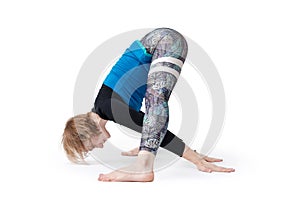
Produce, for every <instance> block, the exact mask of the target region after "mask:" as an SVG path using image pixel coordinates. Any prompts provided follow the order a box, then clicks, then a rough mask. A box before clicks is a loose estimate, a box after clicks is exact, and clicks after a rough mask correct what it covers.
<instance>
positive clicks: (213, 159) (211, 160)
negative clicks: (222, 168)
mask: <svg viewBox="0 0 300 200" xmlns="http://www.w3.org/2000/svg"><path fill="white" fill-rule="evenodd" d="M204 160H206V161H207V162H222V161H223V159H220V158H212V157H207V156H206V157H204Z"/></svg>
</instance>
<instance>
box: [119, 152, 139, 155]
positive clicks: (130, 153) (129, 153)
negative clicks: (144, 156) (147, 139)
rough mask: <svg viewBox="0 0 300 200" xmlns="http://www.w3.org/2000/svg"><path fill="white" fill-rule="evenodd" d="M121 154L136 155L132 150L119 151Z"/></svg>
mask: <svg viewBox="0 0 300 200" xmlns="http://www.w3.org/2000/svg"><path fill="white" fill-rule="evenodd" d="M121 155H122V156H136V155H135V154H134V152H132V151H124V152H121Z"/></svg>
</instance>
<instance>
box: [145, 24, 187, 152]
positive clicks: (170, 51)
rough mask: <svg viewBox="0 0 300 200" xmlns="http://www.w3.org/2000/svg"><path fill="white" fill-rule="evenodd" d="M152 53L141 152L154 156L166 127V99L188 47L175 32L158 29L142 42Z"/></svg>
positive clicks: (167, 29) (174, 82) (182, 38)
mask: <svg viewBox="0 0 300 200" xmlns="http://www.w3.org/2000/svg"><path fill="white" fill-rule="evenodd" d="M141 43H142V44H143V45H144V46H145V48H146V49H147V51H148V52H149V53H150V54H152V55H153V56H152V62H151V65H150V70H149V74H148V80H147V90H146V94H145V106H146V112H145V116H144V119H143V129H142V138H141V143H140V150H146V151H149V152H152V153H153V154H154V155H156V153H157V150H158V147H159V146H160V144H161V142H162V140H163V138H164V136H165V134H166V132H167V128H168V122H169V107H168V100H169V97H170V95H171V93H172V90H173V88H174V86H175V84H176V82H177V79H178V77H179V75H180V72H181V67H182V65H183V63H184V61H185V58H186V55H187V51H188V46H187V42H186V40H185V39H184V37H183V36H182V35H181V34H180V33H178V32H177V31H175V30H172V29H169V28H159V29H155V30H153V31H151V32H150V33H148V34H147V35H145V36H144V37H143V38H142V39H141Z"/></svg>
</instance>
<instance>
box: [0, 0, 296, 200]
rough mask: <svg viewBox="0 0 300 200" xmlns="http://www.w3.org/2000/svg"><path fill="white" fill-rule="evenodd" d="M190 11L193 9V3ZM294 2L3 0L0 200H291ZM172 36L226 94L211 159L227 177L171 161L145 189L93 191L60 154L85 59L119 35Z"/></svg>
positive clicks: (102, 187)
mask: <svg viewBox="0 0 300 200" xmlns="http://www.w3.org/2000/svg"><path fill="white" fill-rule="evenodd" d="M196 2H197V3H196ZM299 8H300V7H299V5H298V4H297V1H289V0H285V1H274V0H273V1H263V0H260V1H255V0H252V1H238V0H236V1H232V0H231V1H214V0H211V1H205V2H203V1H177V0H172V1H162V0H159V1H157V0H151V1H147V2H144V1H138V0H136V1H115V0H109V1H103V2H100V1H81V2H79V1H48V2H46V1H13V0H12V1H5V2H4V1H1V3H0V22H1V23H0V27H1V30H0V36H1V37H0V66H1V71H0V81H1V84H0V87H1V88H0V89H1V104H0V106H1V109H0V110H1V131H0V133H1V145H0V148H1V151H0V152H1V172H0V173H1V174H0V181H1V192H0V195H1V199H21V198H24V199H25V198H26V199H27V198H28V199H62V198H65V199H83V198H86V199H98V198H99V199H105V198H107V199H117V198H118V199H119V198H122V199H157V198H159V199H170V198H179V199H183V198H184V199H187V198H189V199H231V200H233V199H254V198H255V199H257V198H268V199H271V198H275V197H278V198H280V199H283V198H284V199H299V193H298V191H297V190H296V189H297V188H298V187H299V186H298V187H297V184H298V182H299V178H300V176H299V168H300V162H299V156H298V154H299V152H300V151H299V140H298V139H299V136H298V135H299V133H300V128H299V118H300V114H299V113H300V106H299V102H300V94H299V85H300V79H299V73H300V70H299V67H300V61H299V52H300V39H299V35H300V28H299V24H300V23H299V19H300V13H299ZM149 27H171V28H174V29H176V30H178V31H179V32H181V33H183V34H184V35H187V36H189V37H190V38H192V39H193V40H194V41H195V42H197V43H198V44H200V45H201V47H202V48H203V49H204V50H205V51H206V52H207V53H208V55H209V56H210V57H211V59H212V60H213V62H214V63H215V65H216V66H217V69H218V71H219V73H220V76H221V78H222V81H223V84H224V87H225V93H226V108H227V112H226V122H225V126H224V129H223V132H222V137H221V139H220V140H219V142H218V144H217V146H216V148H215V149H214V151H213V152H212V154H211V155H212V156H216V157H222V158H223V159H224V162H223V165H224V166H230V167H234V168H236V172H235V173H231V174H220V173H212V174H205V173H202V172H198V171H197V170H196V169H195V167H194V166H192V165H191V164H189V163H187V162H185V161H183V160H181V161H178V162H177V163H175V164H174V165H172V166H171V167H169V168H167V169H165V170H162V171H159V172H158V173H156V177H155V178H156V179H155V181H154V182H153V183H100V182H98V181H97V177H98V173H100V172H108V171H109V170H108V169H107V168H105V167H103V166H101V165H98V164H93V165H89V166H80V165H72V164H70V163H69V162H68V161H67V159H66V157H65V155H64V153H63V151H62V148H61V145H60V140H61V134H62V131H63V128H64V125H65V122H66V120H67V119H68V118H69V117H70V116H72V114H73V89H74V84H75V80H76V77H77V74H78V72H79V70H80V67H81V65H82V63H83V62H84V60H85V59H86V57H87V56H88V55H89V53H91V52H92V51H93V50H94V49H95V48H96V47H97V46H98V45H100V44H101V43H102V42H104V41H105V40H107V39H109V38H111V37H112V36H114V35H117V34H119V33H122V32H125V31H129V30H133V29H138V28H149Z"/></svg>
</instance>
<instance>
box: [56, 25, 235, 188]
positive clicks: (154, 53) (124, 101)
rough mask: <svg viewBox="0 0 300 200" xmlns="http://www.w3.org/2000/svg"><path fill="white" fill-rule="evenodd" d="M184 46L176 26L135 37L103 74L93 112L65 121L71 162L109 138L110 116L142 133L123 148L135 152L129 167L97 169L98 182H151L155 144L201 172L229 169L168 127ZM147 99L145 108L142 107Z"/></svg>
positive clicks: (183, 59) (185, 44)
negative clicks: (131, 146)
mask: <svg viewBox="0 0 300 200" xmlns="http://www.w3.org/2000/svg"><path fill="white" fill-rule="evenodd" d="M187 52H188V46H187V42H186V40H185V38H184V37H183V36H182V35H181V34H180V33H178V32H177V31H175V30H172V29H169V28H159V29H155V30H153V31H151V32H150V33H148V34H146V35H145V36H144V37H143V38H142V39H141V40H136V41H134V42H133V43H132V44H131V45H130V47H129V48H128V49H126V51H125V52H124V53H123V55H122V56H121V58H120V59H119V60H118V61H117V63H116V64H115V65H114V66H113V68H112V69H111V71H110V73H109V74H108V75H107V77H106V79H105V80H104V82H103V85H102V87H101V89H100V91H99V93H98V95H97V97H96V100H95V103H94V107H93V109H92V111H91V112H88V113H86V114H82V115H78V116H75V117H72V118H71V119H69V120H68V122H67V123H66V128H65V131H64V133H63V139H62V143H63V146H64V149H65V151H66V154H67V156H68V158H69V159H70V160H71V161H73V162H78V161H80V160H83V159H84V156H85V155H86V153H87V152H88V151H91V150H92V149H94V148H102V147H103V144H104V142H105V141H106V140H107V139H108V138H109V137H110V133H109V132H108V131H107V130H106V128H105V125H106V123H107V121H108V120H111V121H114V122H115V123H118V124H121V125H124V126H126V127H128V128H131V129H133V130H135V131H138V132H140V133H141V134H142V137H141V142H140V146H139V148H135V149H133V150H132V151H129V152H126V153H123V155H131V156H137V159H136V161H135V162H134V163H133V164H132V165H130V166H127V167H124V168H122V169H119V170H116V171H113V172H111V173H109V174H105V175H103V174H100V176H99V180H100V181H141V182H146V181H153V179H154V173H153V164H154V159H155V156H156V153H157V150H158V148H159V147H163V148H165V149H167V150H169V151H171V152H173V153H174V154H176V155H178V156H180V157H183V158H185V159H187V160H189V161H191V162H192V163H194V164H195V165H196V166H197V168H198V169H199V170H201V171H204V172H212V171H217V172H233V171H234V169H232V168H224V167H219V166H216V165H214V164H212V163H211V162H220V161H222V160H221V159H216V158H209V157H206V156H203V155H201V154H198V153H197V152H195V151H193V150H191V149H190V148H189V147H188V146H187V145H185V144H184V142H183V141H182V140H181V139H180V138H178V137H177V136H176V135H174V134H173V133H171V132H170V131H168V130H167V127H168V121H169V108H168V100H169V97H170V95H171V93H172V90H173V88H174V86H175V84H176V82H177V80H178V78H179V75H180V72H181V69H182V66H183V63H184V61H185V59H186V56H187ZM144 98H145V113H143V112H141V111H140V108H141V106H142V101H143V99H144Z"/></svg>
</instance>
